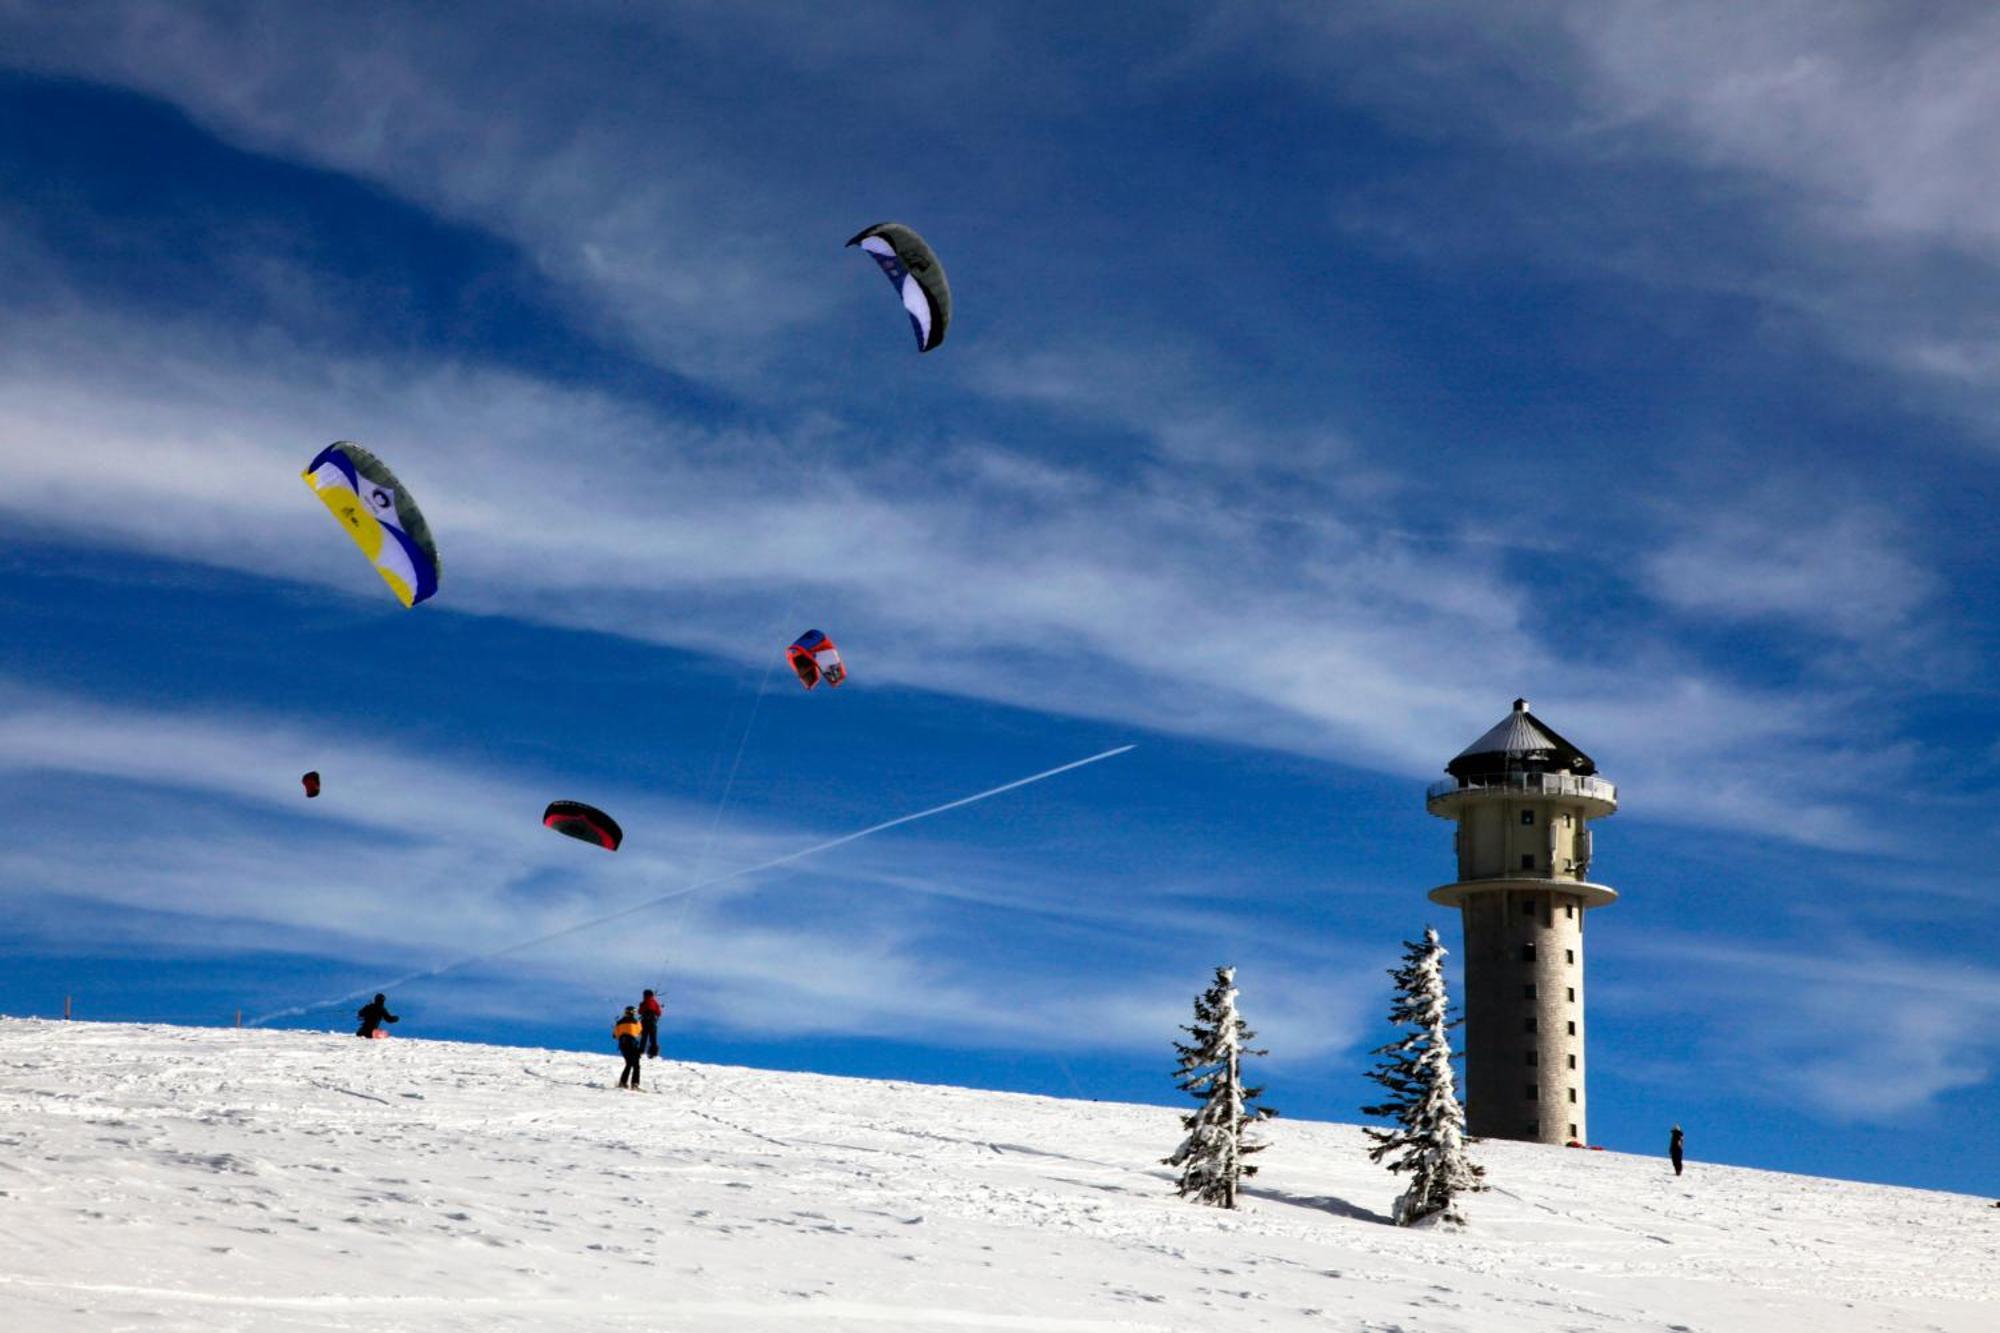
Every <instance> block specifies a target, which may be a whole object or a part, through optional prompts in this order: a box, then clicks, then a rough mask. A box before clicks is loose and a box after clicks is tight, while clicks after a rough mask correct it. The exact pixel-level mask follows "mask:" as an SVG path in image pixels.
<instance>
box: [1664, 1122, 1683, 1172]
mask: <svg viewBox="0 0 2000 1333" xmlns="http://www.w3.org/2000/svg"><path fill="white" fill-rule="evenodd" d="M1667 1156H1669V1157H1671V1158H1672V1159H1673V1161H1674V1174H1675V1175H1679V1174H1680V1173H1681V1127H1680V1126H1679V1125H1675V1126H1674V1133H1673V1137H1672V1138H1670V1139H1668V1140H1667Z"/></svg>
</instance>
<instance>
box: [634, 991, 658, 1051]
mask: <svg viewBox="0 0 2000 1333" xmlns="http://www.w3.org/2000/svg"><path fill="white" fill-rule="evenodd" d="M660 1012H661V1011H660V1001H659V999H658V998H657V997H655V996H654V994H653V992H651V991H647V992H646V998H645V999H643V1000H641V1001H639V1028H640V1036H639V1039H640V1044H641V1045H642V1046H644V1047H645V1049H646V1058H647V1059H648V1060H651V1059H654V1058H656V1057H658V1055H659V1054H660Z"/></svg>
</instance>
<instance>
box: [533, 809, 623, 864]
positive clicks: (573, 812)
mask: <svg viewBox="0 0 2000 1333" xmlns="http://www.w3.org/2000/svg"><path fill="white" fill-rule="evenodd" d="M542 823H543V824H544V825H546V826H547V827H549V828H552V829H554V830H555V831H556V832H558V833H560V834H562V835H563V836H564V837H566V838H575V839H576V840H577V841H578V842H587V843H591V844H593V845H594V846H598V847H602V848H603V849H604V850H605V851H607V852H615V851H617V850H618V844H619V843H621V842H623V841H625V830H623V829H621V828H619V827H618V821H617V820H615V819H613V818H612V817H611V816H610V815H607V814H605V813H604V812H603V811H602V810H599V809H598V808H597V807H596V806H594V805H585V804H584V803H583V802H582V801H550V802H549V808H548V809H546V810H544V811H542Z"/></svg>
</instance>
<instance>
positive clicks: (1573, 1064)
mask: <svg viewBox="0 0 2000 1333" xmlns="http://www.w3.org/2000/svg"><path fill="white" fill-rule="evenodd" d="M1569 1067H1570V1068H1571V1069H1574V1068H1576V1057H1575V1056H1573V1055H1572V1056H1571V1057H1570V1058H1569Z"/></svg>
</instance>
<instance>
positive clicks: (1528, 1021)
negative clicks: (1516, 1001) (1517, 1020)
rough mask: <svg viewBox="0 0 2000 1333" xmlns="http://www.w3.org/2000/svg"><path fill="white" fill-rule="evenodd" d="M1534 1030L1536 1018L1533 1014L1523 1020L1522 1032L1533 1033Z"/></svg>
mask: <svg viewBox="0 0 2000 1333" xmlns="http://www.w3.org/2000/svg"><path fill="white" fill-rule="evenodd" d="M1534 1030H1535V1017H1534V1015H1533V1014H1530V1015H1528V1017H1526V1018H1524V1019H1522V1020H1521V1031H1523V1032H1533V1031H1534Z"/></svg>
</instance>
